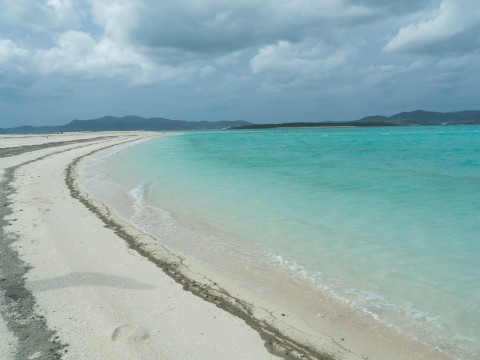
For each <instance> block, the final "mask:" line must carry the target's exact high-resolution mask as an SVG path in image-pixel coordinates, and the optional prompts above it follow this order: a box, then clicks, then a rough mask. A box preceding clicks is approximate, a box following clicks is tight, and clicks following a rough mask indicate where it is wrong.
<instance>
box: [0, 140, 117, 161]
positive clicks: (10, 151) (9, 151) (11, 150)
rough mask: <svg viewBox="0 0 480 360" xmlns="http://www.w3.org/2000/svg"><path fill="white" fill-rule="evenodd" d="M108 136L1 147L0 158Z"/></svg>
mask: <svg viewBox="0 0 480 360" xmlns="http://www.w3.org/2000/svg"><path fill="white" fill-rule="evenodd" d="M106 138H111V137H109V136H101V137H96V138H91V139H80V140H71V141H58V142H51V143H46V144H38V145H25V146H13V147H6V148H0V158H2V157H9V156H15V155H20V154H23V153H26V152H30V151H36V150H41V149H45V148H46V147H57V146H63V145H69V144H77V143H83V142H90V141H94V140H103V139H106ZM46 145H48V146H46Z"/></svg>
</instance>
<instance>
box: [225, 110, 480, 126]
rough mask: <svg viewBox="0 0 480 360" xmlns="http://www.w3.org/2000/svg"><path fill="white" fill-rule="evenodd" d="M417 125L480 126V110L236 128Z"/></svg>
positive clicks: (425, 112) (399, 114) (376, 116)
mask: <svg viewBox="0 0 480 360" xmlns="http://www.w3.org/2000/svg"><path fill="white" fill-rule="evenodd" d="M415 125H480V110H465V111H455V112H446V113H441V112H435V111H425V110H415V111H409V112H401V113H398V114H395V115H392V116H383V115H373V116H366V117H364V118H362V119H360V120H353V121H322V122H290V123H278V124H251V125H242V126H239V127H235V128H234V129H235V130H241V129H271V128H280V127H288V128H295V127H329V126H415Z"/></svg>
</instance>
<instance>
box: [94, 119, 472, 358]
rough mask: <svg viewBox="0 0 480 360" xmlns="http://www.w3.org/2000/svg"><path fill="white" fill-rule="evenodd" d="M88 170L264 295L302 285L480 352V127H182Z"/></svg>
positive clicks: (138, 219)
mask: <svg viewBox="0 0 480 360" xmlns="http://www.w3.org/2000/svg"><path fill="white" fill-rule="evenodd" d="M88 172H89V174H90V175H89V181H88V183H87V188H88V191H90V192H92V193H93V194H94V195H95V196H98V197H100V198H102V197H103V199H104V200H105V201H106V202H109V201H110V202H111V203H112V204H113V203H115V202H117V205H118V203H119V200H118V199H119V198H122V197H123V198H124V199H125V201H124V203H129V204H131V205H132V206H131V209H130V210H128V211H125V210H124V215H125V216H128V217H129V218H130V219H131V221H132V222H134V223H135V224H136V225H137V226H139V227H141V228H143V229H144V230H145V231H148V232H149V233H151V234H152V235H154V236H155V237H156V238H157V239H158V241H159V242H161V243H163V244H165V245H166V246H168V247H170V248H172V249H173V250H175V251H177V252H179V253H182V254H185V255H187V256H191V257H193V258H195V259H197V260H198V261H200V262H202V263H204V264H207V265H208V266H211V267H212V268H213V270H215V271H217V272H219V273H222V274H223V275H225V276H228V277H229V278H231V279H233V280H234V281H235V282H236V283H237V284H240V285H245V286H247V287H249V288H250V289H253V291H255V292H256V293H257V294H258V295H264V296H266V297H267V298H268V294H272V296H273V294H277V293H279V292H280V293H281V292H282V291H284V289H283V290H278V289H280V288H282V287H285V283H290V282H291V283H295V284H296V285H295V286H297V287H296V289H297V290H298V289H301V288H304V289H306V290H305V293H304V296H305V297H309V296H310V297H312V296H313V295H312V294H314V293H315V291H319V292H323V293H325V294H328V295H329V296H332V297H335V298H336V299H338V301H342V302H344V303H345V304H348V306H351V307H352V308H355V309H356V310H358V311H361V312H362V313H364V314H367V315H368V316H371V317H373V318H375V319H377V320H378V321H380V322H383V323H385V324H388V325H389V326H393V327H395V328H396V329H398V330H400V331H404V332H406V333H408V334H411V335H412V336H415V337H416V338H417V339H418V340H420V341H422V342H424V343H428V344H430V345H432V346H435V347H437V348H439V349H441V350H442V351H446V352H448V353H451V354H453V355H454V356H455V357H456V358H458V359H478V358H480V127H476V126H448V127H447V126H439V127H395V128H387V127H384V128H315V129H274V130H251V131H248V130H245V131H208V132H184V133H179V134H174V133H172V134H170V136H164V137H159V138H156V139H153V140H151V141H147V142H143V143H140V144H137V145H136V146H132V147H128V148H125V149H123V151H116V152H110V153H104V154H102V156H100V157H98V158H97V159H95V160H93V161H91V163H90V165H89V169H88ZM113 205H115V204H113ZM275 279H282V281H281V282H279V283H278V284H276V283H275V282H276V281H277V280H275ZM276 287H278V288H277V289H275V288H276ZM296 293H297V296H302V295H301V294H300V295H298V291H296ZM310 300H312V299H310ZM298 303H301V299H300V300H299V302H298Z"/></svg>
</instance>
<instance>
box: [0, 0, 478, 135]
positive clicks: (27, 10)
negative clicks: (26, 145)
mask: <svg viewBox="0 0 480 360" xmlns="http://www.w3.org/2000/svg"><path fill="white" fill-rule="evenodd" d="M479 84H480V2H479V1H478V0H262V1H258V0H238V1H235V0H0V127H9V126H16V125H23V124H32V125H46V124H62V123H66V122H68V121H70V120H72V119H91V118H96V117H100V116H104V115H115V116H123V115H129V114H134V115H139V116H144V117H157V116H160V117H167V118H172V119H185V120H224V119H226V120H237V119H244V120H250V121H253V122H279V121H323V120H352V119H358V118H361V117H363V116H365V115H373V114H382V115H392V114H394V113H397V112H400V111H408V110H415V109H425V110H436V111H455V110H462V109H480V86H479Z"/></svg>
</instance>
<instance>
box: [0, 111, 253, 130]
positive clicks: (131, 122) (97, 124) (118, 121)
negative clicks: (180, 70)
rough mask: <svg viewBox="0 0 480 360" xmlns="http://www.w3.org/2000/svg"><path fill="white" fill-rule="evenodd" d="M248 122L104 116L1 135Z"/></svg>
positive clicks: (227, 125) (212, 127) (213, 127)
mask: <svg viewBox="0 0 480 360" xmlns="http://www.w3.org/2000/svg"><path fill="white" fill-rule="evenodd" d="M251 124H252V123H250V122H248V121H241V120H238V121H184V120H170V119H164V118H160V117H158V118H148V119H147V118H142V117H139V116H132V115H130V116H123V117H114V116H104V117H101V118H98V119H93V120H73V121H70V122H69V123H68V124H65V125H59V126H28V125H27V126H19V127H14V128H9V129H1V128H0V134H34V133H41V134H47V133H55V132H73V131H129V130H130V131H134V130H144V131H168V130H216V129H225V128H230V127H235V126H245V125H251Z"/></svg>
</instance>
